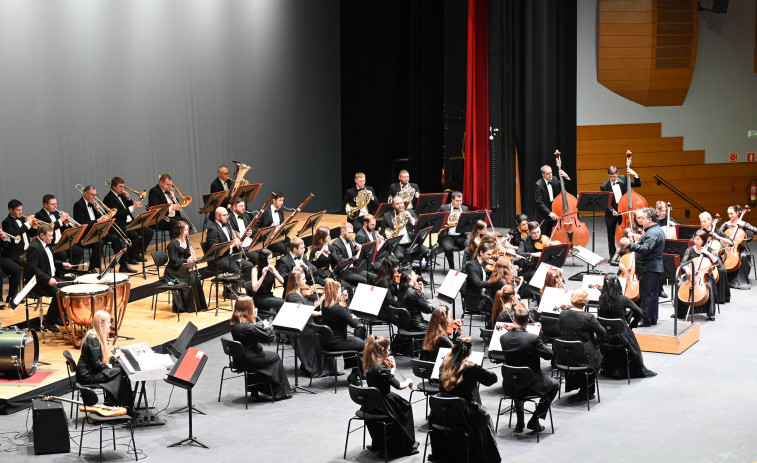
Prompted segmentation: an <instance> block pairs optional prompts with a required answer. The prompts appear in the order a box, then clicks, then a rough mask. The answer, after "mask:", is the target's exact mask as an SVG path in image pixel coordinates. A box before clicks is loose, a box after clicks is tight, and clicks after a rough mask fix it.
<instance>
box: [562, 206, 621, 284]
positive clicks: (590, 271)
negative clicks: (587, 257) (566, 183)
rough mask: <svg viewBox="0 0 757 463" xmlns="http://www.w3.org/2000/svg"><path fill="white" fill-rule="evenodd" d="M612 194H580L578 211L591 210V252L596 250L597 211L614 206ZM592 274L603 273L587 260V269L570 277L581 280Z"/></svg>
mask: <svg viewBox="0 0 757 463" xmlns="http://www.w3.org/2000/svg"><path fill="white" fill-rule="evenodd" d="M612 195H613V193H612V192H609V191H582V192H581V193H579V194H578V205H577V206H576V208H577V209H578V212H591V252H594V244H595V241H596V238H597V236H596V221H597V216H596V213H597V212H605V211H607V209H610V208H611V207H612ZM584 262H585V261H584ZM592 274H599V275H601V274H602V272H600V271H599V270H597V268H596V266H595V267H594V268H593V269H592V268H591V264H590V263H589V262H586V271H584V272H578V273H576V274H575V275H573V276H572V277H570V278H568V279H569V280H571V281H581V280H583V277H584V275H592Z"/></svg>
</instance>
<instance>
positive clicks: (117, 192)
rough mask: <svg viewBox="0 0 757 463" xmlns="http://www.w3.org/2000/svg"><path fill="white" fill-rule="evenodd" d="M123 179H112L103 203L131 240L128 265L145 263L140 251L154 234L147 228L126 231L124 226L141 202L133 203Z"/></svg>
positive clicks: (131, 218) (132, 218)
mask: <svg viewBox="0 0 757 463" xmlns="http://www.w3.org/2000/svg"><path fill="white" fill-rule="evenodd" d="M125 183H126V182H124V179H122V178H121V177H113V178H112V179H111V181H110V191H109V192H108V194H107V195H105V198H103V203H104V204H105V205H106V206H108V207H109V208H111V209H115V210H116V216H115V217H114V218H115V219H116V225H118V226H119V227H121V230H123V231H124V233H126V236H128V237H129V239H130V240H131V246H129V248H128V249H127V250H126V261H127V263H129V264H136V263H138V262H147V259H145V257H144V256H143V255H142V249H143V248H146V247H147V245H148V244H149V243H150V242H151V241H152V236H153V235H154V234H155V232H154V231H153V230H152V229H151V228H149V227H143V228H142V229H140V230H139V231H137V230H129V231H126V226H127V225H129V223H130V222H131V221H132V220H134V216H133V215H132V212H134V209H137V208H140V207H142V201H140V200H136V201H133V200H132V199H131V196H129V192H128V191H126V188H125ZM143 232H144V236H145V241H144V243H143V242H142V233H143Z"/></svg>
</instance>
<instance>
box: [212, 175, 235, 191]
mask: <svg viewBox="0 0 757 463" xmlns="http://www.w3.org/2000/svg"><path fill="white" fill-rule="evenodd" d="M224 183H225V184H226V188H224V187H223V184H224ZM226 189H227V190H229V194H231V179H227V180H226V181H225V182H221V179H220V178H218V177H216V178H215V180H213V183H211V184H210V193H211V194H213V193H217V192H219V191H223V190H226Z"/></svg>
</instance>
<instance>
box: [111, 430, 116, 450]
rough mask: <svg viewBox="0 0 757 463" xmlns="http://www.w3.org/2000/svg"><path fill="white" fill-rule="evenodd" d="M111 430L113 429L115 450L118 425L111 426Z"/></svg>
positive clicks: (114, 447)
mask: <svg viewBox="0 0 757 463" xmlns="http://www.w3.org/2000/svg"><path fill="white" fill-rule="evenodd" d="M110 430H111V431H113V450H116V427H115V426H111V427H110Z"/></svg>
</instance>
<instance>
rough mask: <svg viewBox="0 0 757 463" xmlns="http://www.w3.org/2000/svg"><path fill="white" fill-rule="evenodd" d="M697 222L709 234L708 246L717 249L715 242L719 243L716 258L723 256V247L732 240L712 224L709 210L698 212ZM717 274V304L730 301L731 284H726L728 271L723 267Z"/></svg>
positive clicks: (729, 244)
mask: <svg viewBox="0 0 757 463" xmlns="http://www.w3.org/2000/svg"><path fill="white" fill-rule="evenodd" d="M699 224H700V225H701V226H702V230H704V231H706V232H707V233H708V234H709V235H710V238H711V239H712V241H711V243H712V244H711V245H710V246H711V247H712V248H713V249H717V247H718V246H717V244H719V245H720V249H719V250H717V252H716V253H715V255H717V256H718V258H721V257H722V256H723V252H724V251H725V247H726V246H733V240H731V239H730V238H728V235H726V234H725V232H724V231H722V230H721V229H719V228H714V227H713V226H712V216H711V215H710V213H709V212H702V213H701V214H699ZM715 243H717V244H715ZM721 267H722V261H721ZM719 274H720V279H718V282H717V285H718V291H717V295H718V299H717V302H718V304H725V303H727V302H731V286H730V285H729V284H728V272H726V271H725V269H724V268H721V271H720V272H719Z"/></svg>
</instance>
